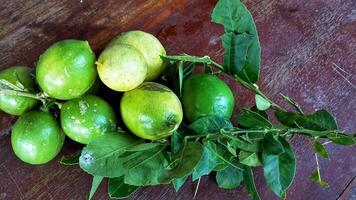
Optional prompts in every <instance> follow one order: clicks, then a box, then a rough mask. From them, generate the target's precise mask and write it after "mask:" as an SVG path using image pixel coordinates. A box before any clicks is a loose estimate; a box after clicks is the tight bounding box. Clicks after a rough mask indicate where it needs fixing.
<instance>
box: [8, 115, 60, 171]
mask: <svg viewBox="0 0 356 200" xmlns="http://www.w3.org/2000/svg"><path fill="white" fill-rule="evenodd" d="M64 137H65V136H64V134H63V132H62V130H61V129H60V127H59V125H58V124H57V122H56V120H55V119H54V118H53V116H52V115H51V114H50V113H47V112H41V111H32V112H28V113H25V114H23V115H22V116H21V117H19V119H18V120H17V121H16V123H15V125H14V127H13V129H12V133H11V145H12V148H13V150H14V152H15V154H16V156H17V157H19V158H20V159H21V160H22V161H24V162H26V163H29V164H44V163H47V162H49V161H50V160H52V159H53V158H54V157H56V155H57V154H58V152H59V151H60V150H61V148H62V146H63V143H64Z"/></svg>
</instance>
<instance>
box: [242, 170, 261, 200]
mask: <svg viewBox="0 0 356 200" xmlns="http://www.w3.org/2000/svg"><path fill="white" fill-rule="evenodd" d="M243 178H244V179H243V180H244V183H245V185H246V190H247V192H248V193H249V194H250V196H251V198H252V199H253V200H260V196H259V195H258V192H257V189H256V185H255V180H254V178H253V172H252V168H251V167H249V166H246V165H244V167H243Z"/></svg>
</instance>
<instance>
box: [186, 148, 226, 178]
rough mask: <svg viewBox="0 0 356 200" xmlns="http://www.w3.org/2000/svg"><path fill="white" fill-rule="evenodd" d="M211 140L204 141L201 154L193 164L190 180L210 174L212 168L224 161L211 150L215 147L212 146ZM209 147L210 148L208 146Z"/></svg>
mask: <svg viewBox="0 0 356 200" xmlns="http://www.w3.org/2000/svg"><path fill="white" fill-rule="evenodd" d="M213 145H214V144H213V143H212V142H206V143H205V144H204V145H203V155H202V157H201V159H200V161H199V162H198V164H197V165H196V166H195V168H194V169H193V172H192V180H193V181H195V180H198V179H199V178H200V177H202V176H204V175H208V174H210V172H211V171H213V169H214V168H215V167H216V166H217V165H219V164H222V163H224V162H223V161H222V160H221V159H220V158H219V157H218V156H217V154H218V153H217V152H213V151H214V150H213V149H215V148H214V147H213ZM209 147H210V148H209Z"/></svg>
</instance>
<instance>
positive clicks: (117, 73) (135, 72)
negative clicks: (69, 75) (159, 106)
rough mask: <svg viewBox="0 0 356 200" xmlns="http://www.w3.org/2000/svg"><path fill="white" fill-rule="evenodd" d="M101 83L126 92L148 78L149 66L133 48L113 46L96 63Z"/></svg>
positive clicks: (124, 45)
mask: <svg viewBox="0 0 356 200" xmlns="http://www.w3.org/2000/svg"><path fill="white" fill-rule="evenodd" d="M96 64H97V69H98V74H99V77H100V79H101V81H102V82H103V83H104V84H105V85H106V86H108V87H109V88H111V89H113V90H115V91H120V92H125V91H129V90H132V89H134V88H136V87H137V86H139V85H140V84H141V83H142V82H143V81H144V80H145V78H146V74H147V64H146V61H145V58H144V57H143V55H142V54H141V53H140V52H139V51H137V50H136V49H135V48H134V47H133V46H130V45H126V44H118V45H111V46H108V47H107V48H105V49H104V51H103V52H102V53H101V54H100V56H99V59H98V61H97V62H96Z"/></svg>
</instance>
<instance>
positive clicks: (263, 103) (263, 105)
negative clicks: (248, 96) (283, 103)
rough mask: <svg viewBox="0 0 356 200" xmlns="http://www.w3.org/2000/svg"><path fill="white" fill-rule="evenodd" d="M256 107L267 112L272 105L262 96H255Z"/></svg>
mask: <svg viewBox="0 0 356 200" xmlns="http://www.w3.org/2000/svg"><path fill="white" fill-rule="evenodd" d="M255 101H256V107H257V109H258V110H262V111H263V110H267V109H268V108H270V107H271V103H270V102H269V101H267V100H266V99H265V98H263V97H262V96H261V95H258V94H256V96H255Z"/></svg>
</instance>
